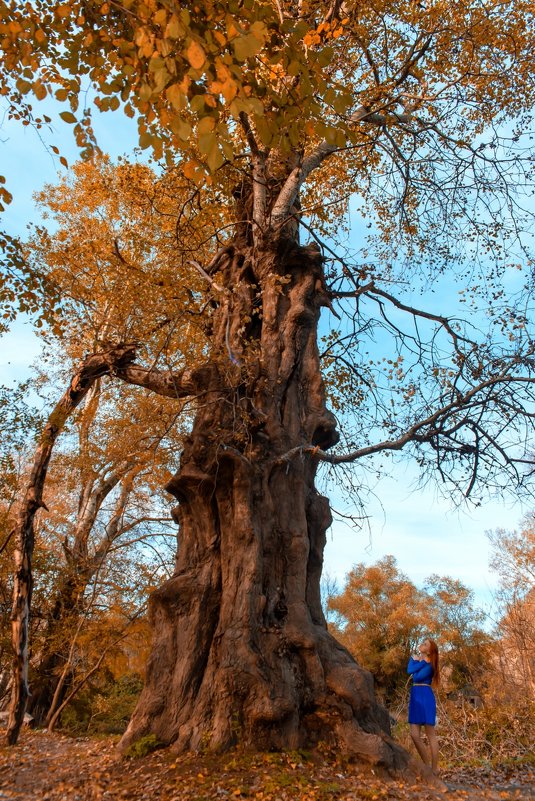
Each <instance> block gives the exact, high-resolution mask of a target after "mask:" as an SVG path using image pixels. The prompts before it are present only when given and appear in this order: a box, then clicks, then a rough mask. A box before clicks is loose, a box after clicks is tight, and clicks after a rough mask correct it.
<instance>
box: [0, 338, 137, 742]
mask: <svg viewBox="0 0 535 801" xmlns="http://www.w3.org/2000/svg"><path fill="white" fill-rule="evenodd" d="M134 356H135V349H134V348H133V347H132V346H128V345H121V346H117V347H114V348H110V350H108V351H106V352H103V353H98V354H93V355H92V356H90V357H88V358H87V359H86V360H85V361H84V362H83V363H82V365H81V367H80V369H79V370H78V371H77V372H76V373H75V375H74V376H73V378H72V380H71V383H70V385H69V388H68V389H67V391H66V392H65V394H64V395H63V397H62V398H61V400H60V401H59V402H58V403H57V404H56V407H55V408H54V410H53V412H52V413H51V415H50V417H49V418H48V421H47V424H46V426H45V428H44V430H43V432H42V434H41V438H40V441H39V444H38V447H37V449H36V452H35V456H34V460H33V464H32V466H31V469H30V472H29V476H28V482H27V486H26V490H25V493H24V496H23V498H22V499H21V503H20V506H19V509H18V512H17V516H16V518H15V524H14V542H15V549H14V561H15V576H14V587H13V607H12V613H11V638H12V645H13V684H12V692H11V703H10V708H9V721H8V728H7V742H8V744H9V745H14V744H15V743H16V742H17V739H18V736H19V732H20V727H21V725H22V722H23V720H24V712H25V710H26V703H27V700H28V696H29V688H28V630H29V621H30V609H31V599H32V588H33V576H32V558H33V549H34V541H35V531H34V521H35V514H36V512H37V511H38V510H39V509H40V508H41V507H43V506H44V503H43V487H44V483H45V479H46V475H47V471H48V465H49V462H50V457H51V455H52V450H53V448H54V444H55V442H56V440H57V437H58V435H59V434H60V432H61V431H62V429H63V427H64V425H65V423H66V421H67V420H68V418H69V417H70V415H71V414H72V412H73V411H74V409H75V408H76V407H77V406H78V405H79V404H80V402H81V401H82V400H83V399H84V398H85V396H86V395H87V393H88V392H89V390H90V389H91V387H92V386H93V384H94V383H95V381H96V380H97V379H98V378H100V377H101V376H103V375H106V374H108V373H110V372H111V371H113V370H114V369H115V368H119V367H121V366H126V365H127V364H129V363H130V362H131V361H132V360H133V358H134Z"/></svg>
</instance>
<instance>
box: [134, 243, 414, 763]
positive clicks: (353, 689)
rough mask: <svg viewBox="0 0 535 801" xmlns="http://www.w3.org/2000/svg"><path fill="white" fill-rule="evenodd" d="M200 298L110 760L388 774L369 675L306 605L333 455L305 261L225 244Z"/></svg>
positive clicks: (302, 254)
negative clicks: (169, 562) (329, 758)
mask: <svg viewBox="0 0 535 801" xmlns="http://www.w3.org/2000/svg"><path fill="white" fill-rule="evenodd" d="M212 280H213V281H214V286H217V287H227V288H228V289H227V290H223V291H222V292H221V295H220V298H219V306H218V308H217V310H216V311H215V312H214V319H213V324H214V329H213V342H214V352H213V354H212V359H211V362H210V365H211V369H210V370H209V371H205V372H204V373H203V375H205V377H206V383H205V384H204V385H203V386H202V387H199V392H200V395H199V402H198V411H197V416H196V419H195V423H194V427H193V431H192V434H191V437H190V438H189V440H188V441H187V443H186V445H185V448H184V451H183V454H182V457H181V467H180V470H179V472H178V473H177V475H176V476H175V477H174V478H173V479H172V480H171V482H170V483H169V485H168V489H169V491H170V492H171V493H172V494H173V495H174V496H175V497H176V498H177V499H178V501H179V505H178V507H177V512H176V514H177V519H178V521H179V525H180V529H179V547H178V556H177V565H176V572H175V575H174V577H173V578H172V579H170V580H169V581H167V582H166V583H165V584H164V585H163V587H161V589H159V590H158V591H157V592H155V593H154V595H153V597H152V603H151V614H152V623H153V627H154V646H153V650H152V655H151V658H150V660H149V664H148V668H147V679H146V686H145V689H144V691H143V693H142V696H141V699H140V701H139V704H138V707H137V709H136V711H135V713H134V716H133V718H132V721H131V723H130V725H129V727H128V730H127V732H126V733H125V735H124V738H123V741H122V748H123V749H125V748H127V747H128V745H129V744H130V743H132V742H133V741H135V740H137V739H138V738H140V737H141V736H143V735H146V734H149V733H152V734H155V735H156V736H157V737H158V739H159V740H160V741H162V742H163V743H166V744H173V748H174V749H176V750H177V751H180V750H183V749H188V748H194V749H195V748H199V747H208V748H210V749H223V748H226V747H229V746H230V745H232V744H234V743H238V742H240V743H243V744H245V745H251V746H253V747H255V748H259V749H270V748H297V747H303V746H306V745H310V744H314V743H315V742H317V741H319V740H322V741H330V742H336V743H338V744H339V745H340V747H341V748H343V750H344V751H345V752H348V753H353V754H356V755H359V756H361V757H363V758H365V759H367V760H369V761H372V762H380V763H383V764H385V765H388V766H391V767H395V766H398V767H400V766H401V765H402V764H403V763H404V761H405V755H404V752H403V751H402V750H401V749H400V748H398V747H397V746H395V745H394V744H393V743H392V741H391V740H390V738H389V736H388V730H389V721H388V715H387V713H386V711H385V710H384V709H382V708H381V707H380V706H379V705H378V704H377V703H376V701H375V697H374V691H373V680H372V677H371V675H370V674H369V673H368V672H367V671H365V670H363V669H362V668H360V667H359V666H358V665H357V664H356V663H355V661H354V659H353V658H352V657H351V656H350V654H349V653H348V652H347V651H346V650H345V649H344V648H343V647H342V646H341V645H340V644H339V643H337V642H336V640H334V639H333V637H332V636H331V635H330V634H329V633H328V631H327V626H326V622H325V618H324V616H323V612H322V608H321V602H320V576H321V569H322V562H323V549H324V545H325V532H326V529H327V528H328V527H329V525H330V523H331V515H330V511H329V503H328V501H327V499H326V498H324V497H322V496H321V495H320V494H319V493H318V492H317V490H316V489H315V486H314V478H315V473H316V469H317V460H316V459H314V457H313V455H312V456H311V455H310V454H308V455H303V456H302V457H301V456H298V457H294V458H292V459H285V458H284V456H285V454H286V453H287V452H288V451H290V450H291V449H292V448H295V447H298V446H300V445H305V446H310V445H311V444H312V445H318V446H320V447H321V448H323V449H325V448H328V447H330V446H332V445H333V444H335V443H336V441H337V439H338V435H337V433H336V428H335V419H334V417H333V416H332V414H330V413H329V412H328V411H327V409H326V406H325V393H324V387H323V382H322V378H321V373H320V366H319V354H318V348H317V341H316V340H317V325H318V320H319V316H320V310H321V306H322V305H325V304H326V303H327V302H328V298H327V295H326V292H325V286H324V276H323V265H322V259H321V256H320V254H319V252H318V251H317V250H316V249H315V247H314V246H312V247H307V248H303V247H299V246H298V245H297V244H295V243H294V242H292V241H289V240H279V241H278V242H272V243H269V244H268V245H266V246H265V247H264V249H263V251H262V252H259V251H258V249H257V250H256V251H254V250H253V249H252V248H251V247H250V246H248V245H247V244H240V243H239V242H238V243H236V244H235V246H234V248H232V249H229V250H228V252H227V253H226V254H225V255H224V257H223V258H222V260H221V262H220V265H219V273H218V274H216V275H214V277H213V279H212Z"/></svg>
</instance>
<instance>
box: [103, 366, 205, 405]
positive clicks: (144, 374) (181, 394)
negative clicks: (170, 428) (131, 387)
mask: <svg viewBox="0 0 535 801" xmlns="http://www.w3.org/2000/svg"><path fill="white" fill-rule="evenodd" d="M210 372H211V368H210V366H209V365H203V366H201V367H197V368H196V369H191V368H188V369H185V370H182V371H180V372H178V373H172V372H171V371H170V370H167V371H162V370H156V369H154V368H152V367H150V368H149V367H140V366H139V365H137V364H128V365H125V366H124V367H118V368H116V369H114V371H113V374H114V375H116V376H117V377H118V378H120V379H121V380H122V381H125V382H126V383H127V384H135V385H136V386H138V387H145V389H150V390H151V392H155V393H156V394H157V395H163V396H164V397H166V398H187V397H189V396H190V395H196V394H198V393H199V392H200V391H202V388H203V386H205V385H206V382H207V379H208V377H209V375H210Z"/></svg>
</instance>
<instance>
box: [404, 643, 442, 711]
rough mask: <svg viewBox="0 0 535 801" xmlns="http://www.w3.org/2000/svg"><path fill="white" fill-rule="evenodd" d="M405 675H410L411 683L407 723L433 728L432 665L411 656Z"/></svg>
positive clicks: (434, 705) (434, 701)
mask: <svg viewBox="0 0 535 801" xmlns="http://www.w3.org/2000/svg"><path fill="white" fill-rule="evenodd" d="M407 673H410V674H411V675H412V681H413V685H412V687H411V695H410V699H409V723H416V724H418V725H424V724H425V725H428V726H434V725H435V723H436V719H437V703H436V700H435V694H434V692H433V690H432V689H431V680H432V678H433V665H432V664H431V662H426V661H425V659H413V658H412V656H411V658H410V659H409V664H408V666H407ZM415 685H416V686H415Z"/></svg>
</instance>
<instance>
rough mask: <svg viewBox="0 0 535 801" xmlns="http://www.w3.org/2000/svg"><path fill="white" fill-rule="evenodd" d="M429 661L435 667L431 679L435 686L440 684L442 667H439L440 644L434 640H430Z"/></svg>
mask: <svg viewBox="0 0 535 801" xmlns="http://www.w3.org/2000/svg"><path fill="white" fill-rule="evenodd" d="M428 643H429V661H430V662H431V665H432V667H433V678H432V680H431V684H432V685H433V687H438V685H439V684H440V667H439V659H438V645H437V644H436V642H435V641H434V640H429V639H428Z"/></svg>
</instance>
